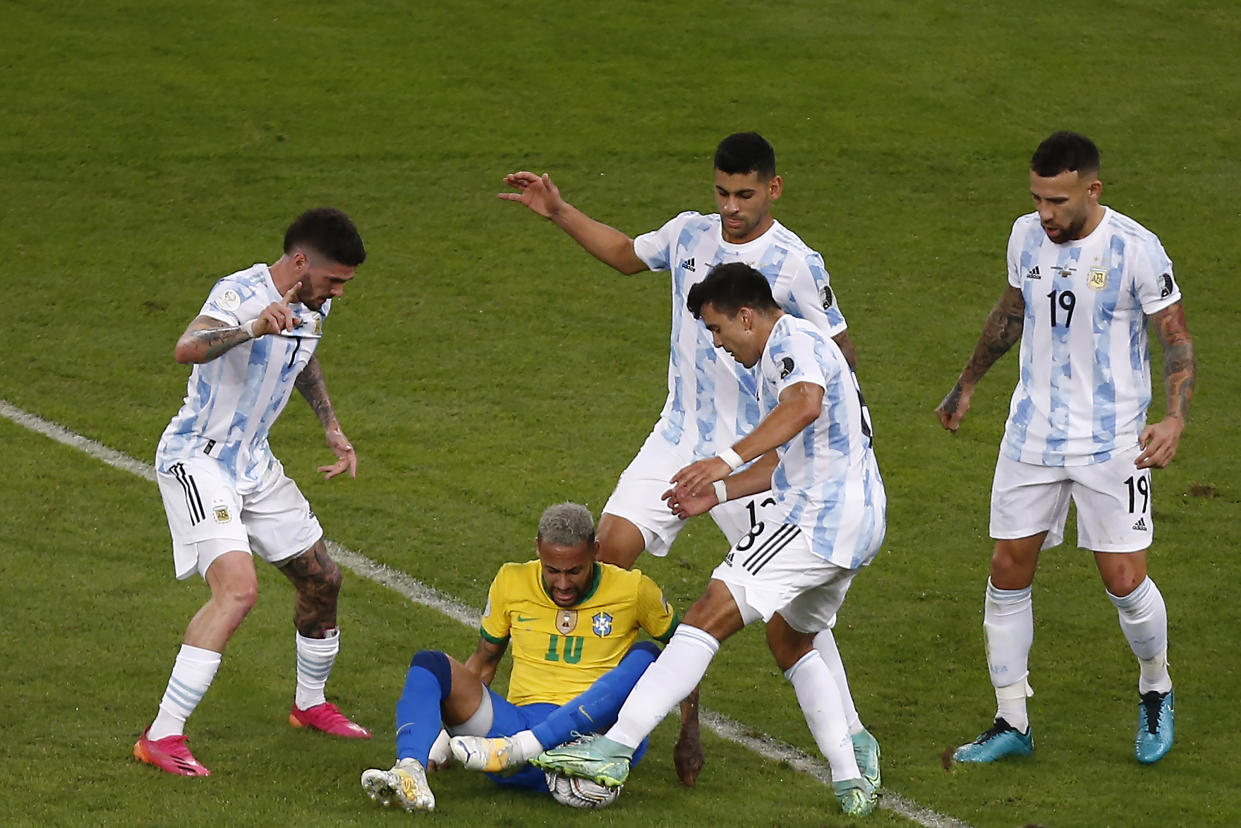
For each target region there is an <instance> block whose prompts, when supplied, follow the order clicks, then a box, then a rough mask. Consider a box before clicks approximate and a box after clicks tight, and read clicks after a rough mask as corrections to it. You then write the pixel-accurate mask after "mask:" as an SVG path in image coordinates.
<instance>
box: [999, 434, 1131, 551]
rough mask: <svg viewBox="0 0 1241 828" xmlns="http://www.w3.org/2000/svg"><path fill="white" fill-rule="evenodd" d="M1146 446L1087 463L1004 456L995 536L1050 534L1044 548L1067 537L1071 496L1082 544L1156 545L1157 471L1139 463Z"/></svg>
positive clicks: (1099, 547) (1110, 547) (1108, 547)
mask: <svg viewBox="0 0 1241 828" xmlns="http://www.w3.org/2000/svg"><path fill="white" fill-rule="evenodd" d="M1140 453H1141V449H1139V448H1138V447H1137V446H1134V447H1133V448H1131V449H1128V450H1126V451H1121V452H1117V453H1116V454H1115V455H1113V456H1112V458H1111V459H1109V460H1106V461H1104V462H1102V463H1091V464H1089V465H1085V466H1036V465H1033V464H1031V463H1020V462H1018V461H1016V460H1011V459H1009V458H1007V457H1005V456H1004V455H1003V454H1001V455H1000V459H999V460H998V461H997V462H996V464H995V481H994V483H993V484H992V486H991V537H992V538H995V539H996V540H1011V539H1014V538H1028V537H1030V536H1031V535H1037V534H1039V533H1040V532H1046V533H1047V539H1046V540H1044V541H1043V546H1042V548H1043V549H1050V548H1051V547H1053V546H1057V545H1059V544H1060V542H1061V541H1063V540H1064V522H1065V518H1066V517H1067V516H1068V514H1069V501H1070V500H1072V501H1073V503H1075V504H1076V505H1077V545H1078V546H1079V547H1081V548H1082V549H1089V550H1091V551H1093V552H1139V551H1141V550H1144V549H1146V548H1148V547H1149V546H1150V545H1151V540H1152V538H1154V536H1155V523H1154V521H1153V520H1152V519H1151V472H1150V469H1139V468H1138V467H1137V466H1136V465H1134V462H1135V461H1136V460H1137V457H1138V455H1139V454H1140Z"/></svg>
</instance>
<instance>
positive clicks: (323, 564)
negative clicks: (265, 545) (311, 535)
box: [280, 538, 341, 638]
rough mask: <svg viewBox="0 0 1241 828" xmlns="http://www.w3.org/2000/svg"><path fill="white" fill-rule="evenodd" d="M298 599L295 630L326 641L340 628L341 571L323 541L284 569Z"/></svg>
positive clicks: (295, 611) (295, 604)
mask: <svg viewBox="0 0 1241 828" xmlns="http://www.w3.org/2000/svg"><path fill="white" fill-rule="evenodd" d="M280 571H281V572H283V573H284V575H285V577H286V578H288V579H289V581H291V582H292V584H293V587H294V589H296V590H297V596H296V598H295V600H294V604H293V626H295V627H297V631H298V632H299V633H301V634H302V635H304V636H305V637H307V638H323V637H324V634H325V633H326V632H327V631H328V630H331V629H334V628H335V627H336V597H337V595H339V593H340V582H341V574H340V568H339V567H338V566H337V565H336V562H335V561H334V560H332V558H331V556H330V555H328V553H327V547H326V546H324V544H323V538H320V539H319V540H317V541H316V542H315V545H314V546H312V547H310V548H309V549H307V550H306V551H305V552H303V553H302V554H300V555H298V556H297V557H295V558H293V559H292V560H290V561H289V562H288V563H287V564H285V565H284V566H283V567H281V570H280Z"/></svg>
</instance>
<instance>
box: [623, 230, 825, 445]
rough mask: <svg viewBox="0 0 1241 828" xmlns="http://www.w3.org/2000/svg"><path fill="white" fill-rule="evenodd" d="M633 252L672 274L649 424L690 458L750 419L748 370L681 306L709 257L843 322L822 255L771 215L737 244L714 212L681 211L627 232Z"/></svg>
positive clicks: (817, 314) (786, 305)
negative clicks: (657, 403) (664, 385)
mask: <svg viewBox="0 0 1241 828" xmlns="http://www.w3.org/2000/svg"><path fill="white" fill-rule="evenodd" d="M633 249H634V252H635V253H636V254H637V256H638V258H640V259H641V260H642V261H643V262H644V263H646V266H647V267H649V268H650V269H651V270H667V271H670V272H671V275H672V280H671V281H672V329H671V347H670V349H669V354H668V399H667V401H666V402H665V403H664V408H663V411H662V412H660V422H659V423H658V424H657V425H656V426H655V430H656V431H657V432H659V433H660V434H661V435H662V436H663V438H664V439H665V440H667V441H668V442H669V443H671V444H673V445H675V446H680V447H682V448H683V449H686V450H688V451H690V452H692V455H693V457H694V459H701V458H703V457H711V456H713V455H715V454H718V453H719V451H720V450H721V449H724V448H728V447H729V446H731V445H732V444H733V443H735V442H736V441H737V440H738V439H739V438H740V437H741V436H742V435H744V434H748V433H749V432H750V431H752V430H753V429H754V426H756V425H758V421H759V409H758V400H757V396H758V380H757V377H756V375H755V372H754V371H752V370H749V369H747V368H745V367H743V366H741V365H740V364H739V363H737V362H735V361H734V360H733V359H732V358H731V357H729V356H728V354H726V353H724V352H723V351H717V350H716V348H715V346H714V345H713V343H712V341H711V334H710V333H709V332H708V331H707V329H706V326H704V325H703V324H702V323H701V322H699V321H698V320H697V319H695V318H694V316H693V314H691V313H690V312H689V310H688V309H687V308H686V307H685V298H686V297H687V296H688V295H689V289H690V288H691V287H692V286H693V285H695V284H697V283H698V282H701V281H702V280H703V279H704V278H706V275H707V272H708V271H709V270H711V268H712V267H714V266H715V265H717V264H723V263H726V262H745V263H746V264H748V265H750V266H751V267H753V268H754V269H755V270H757V271H759V272H760V273H762V274H763V276H765V277H766V278H767V281H768V282H769V283H771V290H772V293H773V294H774V295H775V299H776V302H777V303H778V304H779V305H780V307H782V308H783V309H784V310H785V311H787V312H788V313H791V314H793V315H795V316H799V317H801V318H803V319H808V320H810V321H811V322H813V323H814V324H815V325H816V326H818V327H819V328H820V329H821V330H823V331H825V332H826V333H827V334H828V335H829V336H835V335H836V334H838V333H840V332H841V331H843V330H844V329H845V318H844V316H843V315H842V314H841V312H840V309H839V308H838V307H837V305H836V300H835V297H834V296H833V294H832V289H831V286H830V284H829V279H828V275H827V269H826V268H825V267H824V266H823V258H822V257H821V256H820V255H819V254H818V253H816V252H815V251H814V250H811V249H810V248H809V247H807V246H806V243H805V242H803V241H802V240H801V239H800V238H798V237H797V235H796V234H794V233H793V232H791V231H790V230H788V229H786V228H785V227H784V226H783V225H781V224H780V223H779V222H774V223H773V224H772V226H771V227H770V228H768V230H767V232H766V233H764V234H763V235H762V236H760V237H758V238H757V239H754V240H753V241H750V242H747V243H745V244H731V243H729V242H726V241H724V237H723V235H722V234H721V232H720V217H719V215H718V214H712V215H707V216H704V215H700V214H699V213H695V212H692V211H690V212H685V213H681V214H680V215H679V216H677V217H676V218H674V219H672V220H671V221H669V222H668V223H667V224H665V225H664V226H663V227H661V228H660V229H658V230H654V231H652V232H650V233H645V234H643V235H641V236H638V237H637V238H636V239H634V242H633Z"/></svg>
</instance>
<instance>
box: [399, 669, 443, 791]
mask: <svg viewBox="0 0 1241 828" xmlns="http://www.w3.org/2000/svg"><path fill="white" fill-rule="evenodd" d="M451 689H452V668H451V666H450V665H449V663H448V656H446V655H444V654H443V653H442V652H439V651H438V650H422V651H420V652H418V653H417V654H416V655H415V656H414V659H413V661H412V662H410V665H409V672H408V673H407V674H406V676H405V689H404V690H403V691H401V698H400V699H398V700H397V703H396V758H397V759H398V760H399V759H417V760H418V761H419V762H421V763H422V765H423V767H426V765H427V759H428V756H429V754H430V753H431V745H432V744H434V743H435V738H436V737H437V736H439V734H440V730H441V729H442V728H443V726H444V720H443V716H442V715H441V713H440V702H441V701H442V700H443V699H444V698H446V697H447V696H448V692H449V690H451Z"/></svg>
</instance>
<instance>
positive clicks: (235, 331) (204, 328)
mask: <svg viewBox="0 0 1241 828" xmlns="http://www.w3.org/2000/svg"><path fill="white" fill-rule="evenodd" d="M252 338H253V337H251V336H250V332H249V331H248V330H246V329H245V328H243V327H242V326H240V325H225V324H224V323H223V322H221V321H220V320H218V319H212V318H211V317H210V316H199V317H197V318H196V319H195V320H194V321H193V322H191V323H190V325H189V327H188V328H186V329H185V333H183V334H181V338H180V339H178V340H177V345H176V347H175V348H174V349H173V356H174V357H175V358H176V360H177V362H179V363H181V364H182V365H188V364H191V363H202V362H210V361H211V360H213V359H215V358H216V357H218V356H220V355H221V354H224V353H227V352H228V351H230V350H232V349H233V348H236V347H237V346H238V345H241V344H242V343H244V342H249V341H250V340H251V339H252Z"/></svg>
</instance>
